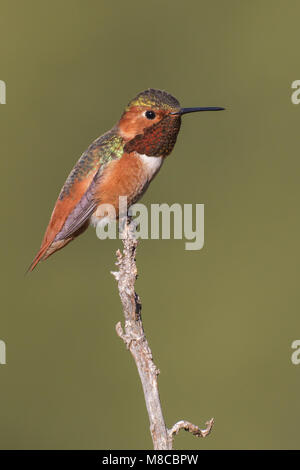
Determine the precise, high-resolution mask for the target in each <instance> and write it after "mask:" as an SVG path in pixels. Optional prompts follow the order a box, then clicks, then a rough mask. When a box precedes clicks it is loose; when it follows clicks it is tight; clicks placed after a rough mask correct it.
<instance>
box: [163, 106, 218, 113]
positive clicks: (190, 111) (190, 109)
mask: <svg viewBox="0 0 300 470" xmlns="http://www.w3.org/2000/svg"><path fill="white" fill-rule="evenodd" d="M224 109H225V108H219V107H213V106H209V107H206V108H181V109H180V110H179V111H176V112H174V113H171V114H180V115H182V114H187V113H198V112H199V111H224Z"/></svg>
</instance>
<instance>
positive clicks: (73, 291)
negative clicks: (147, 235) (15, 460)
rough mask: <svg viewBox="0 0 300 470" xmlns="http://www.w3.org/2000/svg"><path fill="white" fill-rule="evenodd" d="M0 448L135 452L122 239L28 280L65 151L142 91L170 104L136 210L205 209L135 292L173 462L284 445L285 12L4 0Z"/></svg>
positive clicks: (292, 112)
mask: <svg viewBox="0 0 300 470" xmlns="http://www.w3.org/2000/svg"><path fill="white" fill-rule="evenodd" d="M0 10H1V11H0V49H1V54H0V57H1V68H0V79H1V80H5V82H6V85H7V104H6V105H2V106H0V123H1V134H0V135H1V139H0V152H1V174H2V176H3V181H2V202H3V204H2V233H1V237H2V241H1V246H2V257H1V261H2V262H1V264H2V268H1V275H2V282H1V286H2V293H1V316H0V339H2V340H5V342H6V345H7V364H6V365H2V366H0V382H1V385H0V387H1V400H0V447H1V448H2V449H16V448H24V449H28V448H39V449H41V448H47V449H48V448H61V449H90V448H97V449H99V448H104V449H108V448H110V449H117V448H121V449H126V448H129V449H138V448H151V447H152V443H151V439H150V434H149V430H148V418H147V414H146V409H145V405H144V399H143V395H142V390H141V386H140V383H139V379H138V375H137V371H136V368H135V365H134V362H133V360H132V358H131V356H130V354H129V353H128V352H126V350H125V347H124V344H123V343H122V342H121V341H120V339H119V338H118V337H117V336H116V333H115V329H114V327H115V324H116V323H117V322H118V321H119V320H120V319H122V311H121V305H120V301H119V296H118V292H117V289H116V283H115V281H114V279H113V277H112V276H111V274H110V270H112V269H114V261H115V250H116V249H117V248H118V247H120V245H121V243H120V241H118V240H115V241H100V240H98V239H97V237H96V235H95V232H94V230H92V229H89V230H88V232H87V233H85V235H84V236H82V237H80V238H79V239H78V240H76V241H75V242H73V243H72V244H71V245H69V246H68V247H67V248H66V249H64V250H63V251H61V252H59V253H58V254H56V255H55V256H53V257H52V258H50V259H49V260H48V261H47V262H46V263H44V264H41V265H40V266H39V267H38V269H37V270H36V271H35V272H34V273H32V274H31V275H29V276H24V272H25V270H26V268H27V266H28V265H29V263H30V262H31V260H32V258H33V256H34V255H35V253H36V251H37V249H38V248H39V245H40V242H41V238H42V235H43V233H44V230H45V227H46V225H47V222H48V219H49V216H50V213H51V210H52V208H53V204H54V202H55V200H56V197H57V195H58V192H59V190H60V188H61V186H62V184H63V183H64V180H65V177H66V176H67V174H68V173H69V171H70V169H71V168H72V166H73V164H74V163H75V162H76V160H77V159H78V157H79V156H80V154H81V153H82V151H83V150H85V148H86V147H87V146H88V144H89V143H90V142H91V141H92V140H93V139H94V138H95V137H97V136H98V135H101V134H102V133H103V132H104V131H106V130H108V129H109V128H110V127H112V125H113V124H114V123H115V122H116V121H117V120H118V119H119V117H120V114H121V112H122V110H123V108H124V106H125V105H126V104H127V102H128V101H129V100H130V99H131V98H132V97H133V96H135V95H136V93H137V92H139V91H141V90H143V89H145V88H148V87H154V88H161V89H166V90H167V91H169V92H170V93H172V94H174V95H175V96H176V97H177V98H178V99H179V100H180V102H181V104H182V105H183V106H209V105H210V106H226V107H227V108H228V110H227V111H226V112H223V113H203V114H201V115H200V114H199V115H196V114H195V115H190V116H187V117H185V118H184V120H183V125H182V130H181V133H180V135H179V139H178V143H177V145H176V147H175V150H174V152H173V153H172V155H171V156H170V157H169V158H168V160H167V162H166V164H165V165H164V167H163V169H162V171H161V172H160V174H159V176H158V177H157V178H156V179H155V181H154V182H153V184H152V185H151V187H150V189H149V190H148V192H147V194H146V195H145V196H144V198H143V202H145V203H146V204H147V205H150V204H151V203H161V202H167V203H169V204H172V203H174V202H180V203H194V204H195V203H204V204H205V246H204V248H203V249H202V250H201V251H198V252H195V251H185V249H184V242H183V241H180V240H175V241H174V240H170V241H168V240H160V241H151V240H148V241H147V240H146V241H143V242H142V243H141V244H140V247H139V250H138V258H137V261H138V268H139V279H138V282H137V286H136V287H137V291H138V293H139V294H140V296H141V299H142V302H143V319H144V326H145V329H146V333H147V336H148V339H149V341H150V345H151V347H152V350H153V353H154V358H155V361H156V363H157V365H158V367H159V368H160V370H161V375H160V378H159V384H160V393H161V400H162V405H163V408H164V413H165V418H166V421H167V424H168V425H169V426H171V425H172V424H174V422H176V421H177V420H179V419H188V420H191V421H192V422H195V423H198V424H201V425H204V423H205V421H206V420H207V419H208V418H211V417H212V416H214V417H215V420H216V424H215V428H214V430H213V433H212V434H211V436H210V437H209V438H207V439H203V440H199V439H196V438H194V437H193V436H191V435H190V434H188V433H184V432H182V433H181V434H180V435H178V437H177V438H176V441H175V447H176V448H177V449H180V448H181V449H216V448H222V449H231V448H257V449H261V448H274V449H275V448H299V442H300V438H299V420H300V405H299V387H300V366H296V365H293V364H292V362H291V354H292V349H291V343H292V341H293V340H295V339H299V338H300V321H299V306H300V295H299V281H298V276H299V231H300V222H299V207H298V206H299V170H300V164H299V117H300V106H298V107H297V106H296V105H293V104H292V103H291V98H290V97H291V93H292V90H291V83H292V81H293V80H296V79H300V76H299V74H300V72H299V48H298V46H299V14H300V5H299V2H297V1H291V0H290V1H289V2H288V3H287V2H284V1H283V0H282V1H274V0H272V1H271V0H270V1H266V0H264V1H250V0H247V1H243V2H242V1H237V0H236V1H234V0H227V1H226V2H224V1H222V0H218V1H216V0H214V1H212V0H207V1H199V0H198V1H191V0H187V1H185V2H182V1H179V0H178V1H174V0H173V1H162V0H159V1H157V0H154V1H153V0H152V1H149V2H145V1H141V0H136V1H132V0H129V1H128V2H121V1H117V2H111V1H99V0H98V1H92V0H89V1H83V0H82V1H77V0H72V1H70V0H65V1H64V2H60V1H57V0H55V1H51V2H50V1H48V2H40V1H37V0H36V1H32V0H27V1H26V2H23V1H9V2H8V1H6V0H2V1H1V5H0Z"/></svg>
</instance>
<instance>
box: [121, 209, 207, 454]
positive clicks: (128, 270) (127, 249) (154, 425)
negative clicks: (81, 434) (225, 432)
mask: <svg viewBox="0 0 300 470" xmlns="http://www.w3.org/2000/svg"><path fill="white" fill-rule="evenodd" d="M122 238H123V246H124V250H123V253H121V252H120V250H118V251H117V262H116V265H117V266H118V269H119V270H118V271H117V272H112V274H113V275H114V277H115V279H116V280H117V282H118V289H119V294H120V298H121V302H122V306H123V312H124V317H125V325H124V330H123V328H122V325H121V322H119V323H118V324H117V325H116V332H117V334H118V336H119V337H120V338H122V339H123V341H124V343H125V344H126V347H127V348H128V349H129V351H130V352H131V354H132V356H133V358H134V360H135V363H136V366H137V369H138V372H139V376H140V379H141V382H142V386H143V391H144V397H145V401H146V407H147V411H148V416H149V421H150V432H151V437H152V441H153V446H154V449H155V450H170V449H172V446H173V438H174V436H175V435H176V434H177V433H178V432H179V431H180V429H185V430H186V431H189V432H191V433H192V434H194V435H195V436H197V437H205V436H207V435H208V434H209V433H210V431H211V428H212V426H213V419H211V420H210V421H208V422H207V423H206V424H207V427H206V429H204V430H201V429H200V428H199V427H198V426H195V425H194V424H191V423H189V422H188V421H178V423H176V424H175V425H174V426H173V427H172V429H170V430H168V429H167V427H166V425H165V421H164V417H163V413H162V408H161V403H160V398H159V392H158V381H157V377H158V374H159V370H158V369H157V367H156V366H155V364H154V362H153V357H152V352H151V349H150V347H149V344H148V341H147V338H146V336H145V332H144V328H143V323H142V318H141V308H142V305H141V302H140V298H139V296H138V295H137V293H136V292H135V289H134V286H135V281H136V278H137V267H136V261H135V255H136V249H137V246H138V241H137V240H136V238H135V236H134V227H133V224H132V223H131V220H130V219H129V218H128V219H127V221H126V223H125V224H124V228H123V231H122Z"/></svg>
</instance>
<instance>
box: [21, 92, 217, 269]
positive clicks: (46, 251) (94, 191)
mask: <svg viewBox="0 0 300 470" xmlns="http://www.w3.org/2000/svg"><path fill="white" fill-rule="evenodd" d="M223 109H224V108H213V107H209V108H181V107H180V104H179V102H178V101H177V99H176V98H174V97H173V96H172V95H170V94H169V93H167V92H165V91H162V90H154V89H152V88H150V89H148V90H145V91H143V92H141V93H139V94H138V95H137V96H136V97H135V98H134V99H133V100H132V101H130V103H129V104H128V106H127V108H126V109H125V111H124V113H123V114H122V116H121V119H120V120H119V122H118V123H117V124H116V125H115V126H114V127H113V128H112V129H111V130H110V131H108V132H106V133H105V134H103V135H102V136H101V137H99V138H98V139H96V140H95V141H94V142H93V143H92V144H91V145H90V146H89V148H88V149H87V150H86V151H85V152H84V153H83V154H82V156H81V157H80V159H79V160H78V162H77V163H76V165H75V166H74V168H73V170H72V171H71V173H70V175H69V176H68V178H67V180H66V182H65V184H64V186H63V188H62V190H61V192H60V195H59V197H58V199H57V201H56V204H55V207H54V210H53V212H52V215H51V219H50V222H49V225H48V227H47V229H46V233H45V235H44V238H43V241H42V244H41V248H40V250H39V252H38V253H37V255H36V257H35V258H34V260H33V262H32V264H31V265H30V267H29V271H32V270H33V269H34V268H35V266H36V265H37V263H38V262H39V261H41V260H45V259H46V258H48V257H49V256H50V255H52V254H53V253H55V252H56V251H58V250H60V249H61V248H63V247H64V246H65V245H67V244H68V243H69V242H70V241H72V240H73V239H74V238H76V237H77V236H78V235H80V234H81V233H82V232H84V230H86V228H87V227H88V225H89V224H90V223H91V224H93V225H96V224H97V223H98V222H99V221H100V220H101V218H103V211H100V213H101V215H99V211H98V213H97V209H98V207H99V206H100V205H101V204H112V205H113V206H114V207H115V210H116V214H117V216H118V204H119V196H127V201H128V207H129V206H130V205H132V204H134V203H135V202H136V201H137V200H138V199H139V198H140V197H141V196H142V195H143V194H144V192H145V191H146V189H147V188H148V186H149V183H150V182H151V181H152V179H153V178H154V176H155V175H156V174H157V172H158V171H159V169H160V168H161V166H162V164H163V162H164V160H165V158H166V157H167V156H168V155H169V154H170V153H171V152H172V150H173V147H174V145H175V142H176V138H177V135H178V132H179V129H180V125H181V116H182V115H183V114H187V113H193V112H197V111H220V110H223Z"/></svg>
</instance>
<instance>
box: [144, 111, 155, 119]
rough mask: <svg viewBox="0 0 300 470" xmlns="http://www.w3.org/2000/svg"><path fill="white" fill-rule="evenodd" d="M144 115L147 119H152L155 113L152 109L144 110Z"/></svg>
mask: <svg viewBox="0 0 300 470" xmlns="http://www.w3.org/2000/svg"><path fill="white" fill-rule="evenodd" d="M145 116H146V118H147V119H154V118H155V116H156V114H155V112H154V111H146V112H145Z"/></svg>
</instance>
